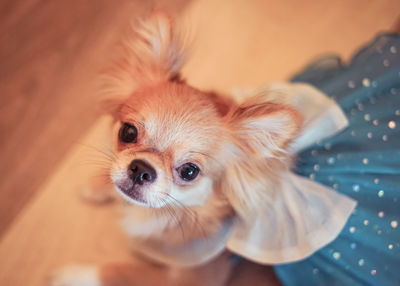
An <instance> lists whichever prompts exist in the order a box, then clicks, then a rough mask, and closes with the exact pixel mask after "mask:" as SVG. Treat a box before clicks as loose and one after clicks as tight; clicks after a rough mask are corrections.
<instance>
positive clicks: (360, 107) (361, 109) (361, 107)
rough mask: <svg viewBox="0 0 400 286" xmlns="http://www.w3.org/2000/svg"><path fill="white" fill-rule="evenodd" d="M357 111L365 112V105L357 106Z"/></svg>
mask: <svg viewBox="0 0 400 286" xmlns="http://www.w3.org/2000/svg"><path fill="white" fill-rule="evenodd" d="M357 109H358V110H360V111H363V110H364V105H362V104H361V103H359V104H357Z"/></svg>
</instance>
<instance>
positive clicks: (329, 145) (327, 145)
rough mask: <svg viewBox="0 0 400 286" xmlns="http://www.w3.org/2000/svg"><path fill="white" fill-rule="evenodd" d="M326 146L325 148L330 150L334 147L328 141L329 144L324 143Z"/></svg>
mask: <svg viewBox="0 0 400 286" xmlns="http://www.w3.org/2000/svg"><path fill="white" fill-rule="evenodd" d="M324 148H325V150H328V151H329V150H331V149H332V145H331V144H328V143H327V144H325V145H324Z"/></svg>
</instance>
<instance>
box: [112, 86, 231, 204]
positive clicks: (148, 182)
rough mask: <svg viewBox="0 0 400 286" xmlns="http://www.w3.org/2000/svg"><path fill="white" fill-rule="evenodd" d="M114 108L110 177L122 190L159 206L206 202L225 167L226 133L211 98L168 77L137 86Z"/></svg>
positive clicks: (129, 196) (135, 200) (134, 198)
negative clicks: (170, 80)
mask: <svg viewBox="0 0 400 286" xmlns="http://www.w3.org/2000/svg"><path fill="white" fill-rule="evenodd" d="M116 114H117V118H116V124H115V128H114V135H113V138H114V152H115V158H114V161H113V164H112V168H111V178H112V181H113V182H114V184H115V187H116V189H117V190H118V192H119V193H120V194H121V195H122V196H123V197H124V198H126V199H127V200H128V201H131V202H133V203H136V204H140V205H143V206H150V207H155V208H159V207H163V206H165V205H168V204H170V205H174V204H178V205H180V204H183V205H186V206H189V205H201V204H202V203H204V201H205V200H206V199H207V198H208V196H209V194H210V192H211V191H212V189H213V183H214V182H215V181H216V180H218V179H219V178H220V177H221V176H222V174H223V172H224V168H223V164H224V163H223V162H224V150H225V148H226V142H227V141H226V140H224V138H227V137H228V134H225V133H226V130H225V128H224V125H223V122H222V121H223V119H222V114H221V113H219V112H218V110H217V108H216V107H215V104H214V102H213V101H212V99H211V98H210V97H209V96H207V95H206V94H203V93H202V92H200V91H198V90H195V89H193V88H190V87H189V86H187V85H185V84H179V83H174V82H167V83H162V84H158V85H155V86H150V87H147V88H141V89H139V90H137V91H135V92H134V93H133V94H132V96H130V97H129V98H128V99H127V100H126V101H125V102H123V103H122V104H121V105H120V107H119V110H118V112H117V113H116Z"/></svg>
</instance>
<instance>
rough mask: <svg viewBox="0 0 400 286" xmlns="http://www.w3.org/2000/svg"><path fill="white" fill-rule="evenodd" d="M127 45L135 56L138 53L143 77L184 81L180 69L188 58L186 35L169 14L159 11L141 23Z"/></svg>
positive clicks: (137, 57)
mask: <svg viewBox="0 0 400 286" xmlns="http://www.w3.org/2000/svg"><path fill="white" fill-rule="evenodd" d="M126 45H127V48H128V50H129V51H128V52H131V53H132V55H131V56H135V59H134V60H135V61H136V63H135V65H136V67H137V69H138V73H140V77H143V78H142V80H148V81H150V82H156V81H165V80H180V76H179V72H180V70H181V68H182V66H183V63H184V59H185V56H184V49H183V43H182V35H181V34H180V33H179V32H178V31H177V30H176V29H175V27H174V23H173V21H172V19H171V18H170V17H169V16H168V15H167V14H165V13H163V12H162V11H156V12H154V13H153V14H152V15H151V17H149V18H148V19H147V20H145V21H141V22H139V24H138V28H137V29H136V37H135V38H134V39H128V41H127V42H126Z"/></svg>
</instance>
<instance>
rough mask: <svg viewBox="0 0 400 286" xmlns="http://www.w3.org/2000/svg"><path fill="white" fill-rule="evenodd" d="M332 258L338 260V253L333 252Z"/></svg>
mask: <svg viewBox="0 0 400 286" xmlns="http://www.w3.org/2000/svg"><path fill="white" fill-rule="evenodd" d="M332 256H333V258H335V259H336V260H338V259H339V258H340V252H337V251H335V252H334V253H333V254H332Z"/></svg>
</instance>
